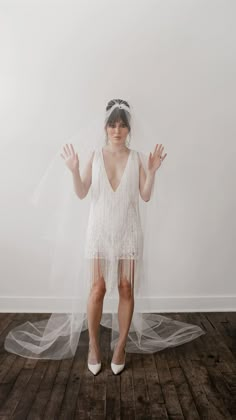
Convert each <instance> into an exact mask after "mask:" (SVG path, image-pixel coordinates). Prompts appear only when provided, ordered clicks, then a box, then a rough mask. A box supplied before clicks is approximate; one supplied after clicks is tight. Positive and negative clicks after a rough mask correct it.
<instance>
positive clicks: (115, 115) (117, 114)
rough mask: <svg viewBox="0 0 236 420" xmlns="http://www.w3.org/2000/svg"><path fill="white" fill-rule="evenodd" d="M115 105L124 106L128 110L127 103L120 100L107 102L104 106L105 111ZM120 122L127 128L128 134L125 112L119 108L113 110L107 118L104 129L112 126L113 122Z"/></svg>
mask: <svg viewBox="0 0 236 420" xmlns="http://www.w3.org/2000/svg"><path fill="white" fill-rule="evenodd" d="M115 103H117V104H124V105H126V106H128V107H129V108H130V106H129V104H128V102H127V101H123V100H122V99H112V100H111V101H109V102H108V104H107V106H106V111H109V109H111V107H112V106H113V105H114V104H115ZM120 120H121V121H122V122H123V123H124V124H125V125H126V126H127V127H128V129H129V132H130V128H131V127H130V123H129V119H128V118H127V114H126V112H125V110H124V109H122V108H119V107H117V108H115V109H113V111H112V113H111V115H110V116H109V118H108V120H107V122H106V126H105V128H106V127H107V126H108V125H110V124H114V123H115V122H118V121H120Z"/></svg>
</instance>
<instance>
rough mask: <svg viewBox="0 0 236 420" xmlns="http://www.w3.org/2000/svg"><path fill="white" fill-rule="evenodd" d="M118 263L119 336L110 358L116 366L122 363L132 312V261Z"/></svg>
mask: <svg viewBox="0 0 236 420" xmlns="http://www.w3.org/2000/svg"><path fill="white" fill-rule="evenodd" d="M120 263H121V277H120V285H119V306H118V321H119V332H120V334H119V339H118V342H117V344H116V346H115V349H114V354H113V357H112V361H113V363H117V364H121V363H123V362H124V347H125V344H126V340H127V336H128V332H129V328H130V324H131V320H132V316H133V310H134V293H133V286H134V260H130V261H124V262H123V260H121V261H120ZM124 264H125V265H126V270H124ZM127 268H128V270H127ZM127 275H128V277H127ZM131 280H132V281H131Z"/></svg>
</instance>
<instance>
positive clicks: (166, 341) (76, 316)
mask: <svg viewBox="0 0 236 420" xmlns="http://www.w3.org/2000/svg"><path fill="white" fill-rule="evenodd" d="M116 106H117V104H116V105H115V107H116ZM113 109H114V107H112V108H111V109H110V110H109V111H108V112H107V113H106V114H105V113H104V111H103V110H101V111H100V112H98V113H97V114H96V117H95V118H94V119H93V116H91V121H90V123H89V124H86V125H85V126H80V129H79V130H78V131H77V132H76V133H75V134H74V135H73V136H71V137H70V138H69V139H68V138H67V139H65V141H64V143H63V144H65V143H67V144H69V143H72V144H73V146H74V149H75V150H76V151H77V152H78V157H79V165H80V173H83V171H84V170H85V166H86V164H87V162H88V160H89V158H90V157H91V154H92V153H93V151H94V150H96V149H100V148H101V147H103V146H104V144H105V131H104V121H106V119H107V118H108V117H109V115H110V114H111V112H112V111H113ZM123 109H124V111H125V112H126V114H127V117H128V118H129V120H130V125H131V136H128V137H129V142H130V143H129V147H130V148H131V149H133V150H136V151H138V153H139V156H140V159H141V162H142V165H143V167H144V170H145V171H146V170H147V162H148V156H149V153H150V152H153V150H154V147H155V145H156V143H157V138H156V136H155V134H154V133H153V132H152V130H151V128H150V122H149V121H148V119H145V116H144V115H142V113H141V111H140V110H139V109H138V106H137V107H133V106H130V108H129V109H127V108H126V107H123ZM160 143H161V141H160ZM61 152H62V145H60V147H59V148H58V150H57V151H56V152H55V155H54V157H53V158H52V160H51V162H50V164H49V165H48V167H47V168H46V170H45V172H44V174H43V176H42V178H41V179H40V180H39V182H38V184H37V185H36V186H35V188H34V190H33V191H32V195H31V196H30V198H29V205H30V206H32V205H33V206H34V210H35V217H36V219H37V220H38V222H39V223H40V226H41V227H42V237H43V239H44V240H45V241H47V243H49V244H50V249H51V250H52V253H51V269H50V275H49V278H48V283H49V286H50V288H51V290H52V291H54V292H55V294H56V293H57V284H58V281H59V280H62V281H64V282H66V283H67V284H68V285H69V289H70V296H69V297H68V298H67V299H66V308H64V309H63V311H60V312H59V313H56V312H53V313H52V314H51V315H50V317H49V318H48V317H46V316H45V319H43V320H39V321H37V322H29V321H27V322H25V323H23V324H21V325H18V326H16V327H15V328H13V329H12V330H11V331H10V332H9V333H8V335H7V336H6V339H5V343H4V345H5V349H6V350H7V351H9V352H12V353H15V354H18V355H20V356H23V357H28V358H37V359H64V358H70V357H73V356H74V354H75V352H76V350H77V348H79V344H80V342H79V339H80V334H81V332H82V331H84V330H86V329H87V328H88V323H87V312H86V305H87V299H88V294H89V290H90V284H89V281H88V272H87V265H86V263H85V259H84V244H85V235H86V227H87V223H88V214H89V208H90V192H89V193H88V195H87V197H86V198H85V199H83V200H80V199H79V198H78V197H77V195H76V194H75V192H74V187H73V180H72V175H71V173H70V171H69V170H68V168H67V167H66V166H65V163H64V161H63V159H62V157H61V156H60V154H61ZM162 170H163V167H162V166H161V167H160V168H159V169H158V170H157V172H156V175H155V182H154V184H153V189H152V195H151V199H150V201H148V202H144V201H143V200H142V199H141V198H140V216H141V221H142V227H143V232H144V248H143V258H142V260H141V261H139V266H138V271H137V273H136V283H137V284H135V307H134V313H133V317H132V322H131V326H130V330H129V334H128V338H127V343H126V351H127V352H130V353H154V352H156V351H160V350H163V349H164V348H166V347H170V346H177V345H180V344H183V343H186V342H188V341H190V340H193V339H195V338H197V337H198V336H200V335H202V334H204V333H205V332H204V331H203V330H202V329H201V328H200V327H199V326H197V325H193V324H188V323H184V322H180V321H177V320H173V319H171V318H169V317H165V316H163V315H160V314H157V313H150V312H149V308H148V301H149V298H150V297H151V296H152V295H153V284H155V283H156V284H157V280H158V279H157V277H158V258H157V257H158V256H157V255H156V254H155V242H154V240H155V237H156V236H157V235H158V232H156V231H155V223H154V221H155V218H156V214H157V211H158V182H157V180H156V178H157V177H158V172H159V171H162ZM104 299H105V300H107V304H108V307H109V311H107V312H103V315H102V319H101V325H103V326H105V327H107V328H110V329H111V349H113V348H114V346H115V344H116V342H117V340H118V336H119V327H118V316H117V304H118V291H117V289H114V290H113V292H112V293H111V295H110V296H108V297H106V295H105V298H104ZM144 303H145V306H144ZM157 310H158V308H157Z"/></svg>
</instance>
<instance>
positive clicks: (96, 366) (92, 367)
mask: <svg viewBox="0 0 236 420" xmlns="http://www.w3.org/2000/svg"><path fill="white" fill-rule="evenodd" d="M101 367H102V364H101V362H100V363H96V364H94V365H93V364H91V363H88V369H89V370H90V372H92V373H93V374H94V375H97V374H98V372H100V370H101Z"/></svg>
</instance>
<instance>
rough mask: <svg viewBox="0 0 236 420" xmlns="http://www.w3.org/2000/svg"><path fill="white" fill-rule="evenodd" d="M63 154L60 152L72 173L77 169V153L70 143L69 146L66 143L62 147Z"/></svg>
mask: <svg viewBox="0 0 236 420" xmlns="http://www.w3.org/2000/svg"><path fill="white" fill-rule="evenodd" d="M63 149H64V154H63V153H61V157H62V158H63V159H64V160H65V164H66V166H67V167H68V168H69V169H70V171H71V172H72V173H73V172H75V171H76V170H77V169H79V158H78V154H77V153H75V151H74V148H73V145H72V144H70V147H69V145H68V144H66V145H65V146H64V147H63Z"/></svg>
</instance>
